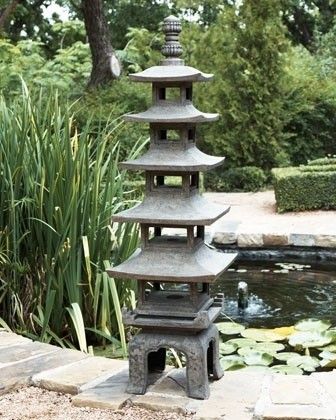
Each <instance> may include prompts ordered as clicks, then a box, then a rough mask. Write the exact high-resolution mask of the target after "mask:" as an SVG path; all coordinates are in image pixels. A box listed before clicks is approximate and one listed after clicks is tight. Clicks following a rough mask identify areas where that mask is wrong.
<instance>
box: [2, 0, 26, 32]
mask: <svg viewBox="0 0 336 420" xmlns="http://www.w3.org/2000/svg"><path fill="white" fill-rule="evenodd" d="M19 3H21V0H13V1H11V2H10V3H9V4H8V5H7V7H5V8H4V9H3V10H2V11H0V33H1V32H4V30H5V26H6V23H7V22H8V20H9V18H10V17H11V16H12V14H13V13H14V12H15V9H16V7H17V5H18V4H19Z"/></svg>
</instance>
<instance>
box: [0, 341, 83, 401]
mask: <svg viewBox="0 0 336 420" xmlns="http://www.w3.org/2000/svg"><path fill="white" fill-rule="evenodd" d="M85 357H87V356H86V355H85V354H84V353H81V352H79V351H76V350H67V349H60V348H57V351H54V352H52V353H48V354H44V355H41V356H39V357H35V358H32V359H26V360H22V361H18V362H16V363H13V364H10V365H5V366H3V367H0V393H1V392H5V391H8V390H9V389H11V388H14V387H16V386H19V385H23V384H28V383H29V381H30V378H31V377H32V376H33V375H36V374H37V373H39V372H42V371H44V370H47V369H52V368H55V367H58V366H64V365H67V364H70V363H73V362H76V361H78V360H81V359H84V358H85Z"/></svg>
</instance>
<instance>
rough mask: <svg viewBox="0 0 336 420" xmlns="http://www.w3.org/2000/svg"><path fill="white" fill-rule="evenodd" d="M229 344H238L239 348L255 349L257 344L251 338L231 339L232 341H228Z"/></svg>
mask: <svg viewBox="0 0 336 420" xmlns="http://www.w3.org/2000/svg"><path fill="white" fill-rule="evenodd" d="M226 343H227V344H231V343H233V344H237V346H238V347H239V348H241V347H253V346H254V345H255V344H257V342H256V341H255V340H252V339H251V338H231V340H228V341H226Z"/></svg>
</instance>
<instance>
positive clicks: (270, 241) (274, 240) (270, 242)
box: [262, 233, 289, 246]
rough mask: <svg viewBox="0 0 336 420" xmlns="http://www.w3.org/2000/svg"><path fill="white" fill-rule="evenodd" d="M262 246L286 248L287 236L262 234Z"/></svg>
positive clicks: (287, 243)
mask: <svg viewBox="0 0 336 420" xmlns="http://www.w3.org/2000/svg"><path fill="white" fill-rule="evenodd" d="M262 240H263V245H264V246H287V245H289V235H288V234H285V233H263V235H262Z"/></svg>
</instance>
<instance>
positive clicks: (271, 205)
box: [205, 191, 336, 248]
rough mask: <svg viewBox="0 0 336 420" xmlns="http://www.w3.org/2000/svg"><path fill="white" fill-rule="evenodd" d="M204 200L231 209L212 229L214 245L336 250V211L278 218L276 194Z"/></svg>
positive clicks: (208, 195)
mask: <svg viewBox="0 0 336 420" xmlns="http://www.w3.org/2000/svg"><path fill="white" fill-rule="evenodd" d="M205 197H206V198H207V199H208V200H209V201H213V202H215V203H218V204H222V205H230V206H231V210H230V212H229V213H228V214H227V215H225V216H223V217H222V218H221V219H220V220H218V221H217V222H216V223H215V224H214V225H212V226H211V227H210V229H209V233H210V236H211V238H210V239H212V241H213V242H214V243H215V244H218V245H228V244H231V245H233V244H235V245H238V246H239V247H241V248H249V247H254V248H258V247H272V246H276V247H279V246H294V247H295V246H298V247H302V246H303V247H312V246H314V247H323V248H336V211H331V210H330V211H309V212H308V211H307V212H299V213H294V212H289V213H283V214H278V213H277V212H276V206H275V198H274V192H273V191H263V192H257V193H206V194H205Z"/></svg>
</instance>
